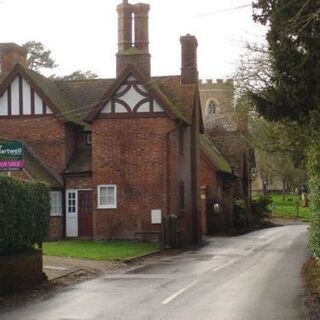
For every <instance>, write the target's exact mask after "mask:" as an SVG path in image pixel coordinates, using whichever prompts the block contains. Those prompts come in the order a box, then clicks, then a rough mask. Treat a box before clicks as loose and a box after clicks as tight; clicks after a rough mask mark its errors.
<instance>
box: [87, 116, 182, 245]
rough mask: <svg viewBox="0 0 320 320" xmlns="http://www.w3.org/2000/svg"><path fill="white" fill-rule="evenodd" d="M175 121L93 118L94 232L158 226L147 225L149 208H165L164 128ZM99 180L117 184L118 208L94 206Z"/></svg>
mask: <svg viewBox="0 0 320 320" xmlns="http://www.w3.org/2000/svg"><path fill="white" fill-rule="evenodd" d="M174 127H175V124H174V122H173V121H171V120H169V119H167V118H136V119H97V120H96V121H95V122H94V124H93V125H92V138H93V139H92V140H93V155H92V158H93V159H94V160H93V185H94V236H95V238H98V239H108V238H134V237H135V232H136V231H138V232H141V231H159V230H160V226H158V225H151V210H152V209H161V210H162V213H163V214H166V213H167V198H166V194H167V190H166V188H167V152H166V150H167V133H168V132H169V131H170V130H172V129H173V128H174ZM171 143H172V141H171ZM174 143H175V141H174ZM171 165H174V164H171ZM100 184H116V185H117V202H118V207H117V209H96V208H97V186H98V185H100ZM171 202H172V203H175V202H176V199H174V201H173V200H172V201H171Z"/></svg>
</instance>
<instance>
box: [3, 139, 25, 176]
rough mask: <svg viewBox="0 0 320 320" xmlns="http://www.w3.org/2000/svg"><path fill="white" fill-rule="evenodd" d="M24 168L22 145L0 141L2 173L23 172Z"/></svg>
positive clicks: (15, 142)
mask: <svg viewBox="0 0 320 320" xmlns="http://www.w3.org/2000/svg"><path fill="white" fill-rule="evenodd" d="M23 167H24V160H23V145H22V143H20V142H17V141H10V142H1V141H0V171H16V170H22V169H23Z"/></svg>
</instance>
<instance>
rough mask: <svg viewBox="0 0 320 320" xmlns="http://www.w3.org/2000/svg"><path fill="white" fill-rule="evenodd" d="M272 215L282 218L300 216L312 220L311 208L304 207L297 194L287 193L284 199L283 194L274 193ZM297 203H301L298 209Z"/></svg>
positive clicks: (272, 196) (272, 195)
mask: <svg viewBox="0 0 320 320" xmlns="http://www.w3.org/2000/svg"><path fill="white" fill-rule="evenodd" d="M270 196H271V198H272V201H273V203H272V215H273V216H275V217H281V218H299V219H303V220H305V221H309V220H310V209H309V208H302V207H301V201H300V199H299V197H298V196H297V195H287V196H286V198H285V200H284V201H283V200H282V195H281V194H276V193H272V194H270ZM297 203H298V204H299V207H298V210H297Z"/></svg>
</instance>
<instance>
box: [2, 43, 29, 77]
mask: <svg viewBox="0 0 320 320" xmlns="http://www.w3.org/2000/svg"><path fill="white" fill-rule="evenodd" d="M17 63H20V64H22V65H24V66H25V65H26V64H27V52H26V50H25V49H24V48H22V47H20V46H18V45H17V44H15V43H0V77H1V78H2V79H3V78H4V77H5V76H6V75H7V74H8V73H9V72H10V71H11V70H12V68H13V67H14V66H15V65H16V64H17Z"/></svg>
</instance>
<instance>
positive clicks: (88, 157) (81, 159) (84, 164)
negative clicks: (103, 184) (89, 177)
mask: <svg viewBox="0 0 320 320" xmlns="http://www.w3.org/2000/svg"><path fill="white" fill-rule="evenodd" d="M91 164H92V150H91V146H81V147H80V148H79V149H78V150H77V151H76V152H75V154H74V155H73V157H72V158H71V160H70V162H69V164H68V166H67V169H66V171H65V173H66V174H73V173H82V172H86V173H87V172H91V170H92V167H91Z"/></svg>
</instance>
